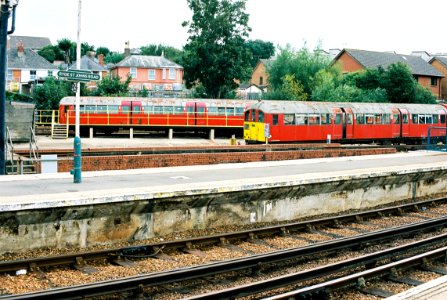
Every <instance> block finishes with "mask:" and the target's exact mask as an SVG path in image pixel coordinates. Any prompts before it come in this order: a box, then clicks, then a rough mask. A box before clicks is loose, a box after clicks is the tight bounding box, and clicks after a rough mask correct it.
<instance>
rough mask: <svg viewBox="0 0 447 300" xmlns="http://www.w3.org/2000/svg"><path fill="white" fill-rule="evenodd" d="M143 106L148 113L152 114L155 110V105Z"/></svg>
mask: <svg viewBox="0 0 447 300" xmlns="http://www.w3.org/2000/svg"><path fill="white" fill-rule="evenodd" d="M143 108H144V112H145V113H146V114H151V113H153V112H154V107H153V106H152V105H145V106H143Z"/></svg>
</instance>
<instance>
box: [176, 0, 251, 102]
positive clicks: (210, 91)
mask: <svg viewBox="0 0 447 300" xmlns="http://www.w3.org/2000/svg"><path fill="white" fill-rule="evenodd" d="M187 1H188V6H189V8H190V9H191V10H192V11H193V16H192V21H190V22H184V23H183V24H182V26H184V27H188V33H189V35H190V36H189V38H188V42H187V44H186V45H185V47H184V56H183V67H184V71H185V75H184V79H185V81H186V85H187V87H188V88H189V87H192V86H194V85H196V84H198V83H201V84H202V85H203V87H204V89H205V93H206V96H207V97H211V98H225V97H227V96H228V95H229V94H231V93H232V92H233V91H234V90H235V89H236V88H237V86H238V84H237V83H236V80H240V81H244V80H246V79H248V78H249V76H250V74H251V66H250V58H251V55H250V51H249V49H248V47H247V46H246V40H245V39H246V38H247V37H248V33H249V32H250V30H251V29H250V27H248V25H247V24H248V17H249V16H248V14H247V13H245V3H246V0H187Z"/></svg>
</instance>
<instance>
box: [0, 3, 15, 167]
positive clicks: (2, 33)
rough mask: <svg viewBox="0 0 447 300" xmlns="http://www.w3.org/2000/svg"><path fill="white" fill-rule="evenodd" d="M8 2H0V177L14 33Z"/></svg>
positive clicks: (4, 160) (13, 7) (2, 163)
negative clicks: (9, 52) (9, 45)
mask: <svg viewBox="0 0 447 300" xmlns="http://www.w3.org/2000/svg"><path fill="white" fill-rule="evenodd" d="M17 4H18V0H16V1H15V4H12V1H10V0H1V16H0V175H6V68H7V66H6V64H7V59H6V58H7V55H6V53H7V49H6V45H7V42H8V34H12V33H14V29H15V15H16V6H17ZM11 11H12V24H11V30H9V31H8V20H9V17H10V15H11Z"/></svg>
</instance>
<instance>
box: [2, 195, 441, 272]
mask: <svg viewBox="0 0 447 300" xmlns="http://www.w3.org/2000/svg"><path fill="white" fill-rule="evenodd" d="M446 201H447V198H438V199H431V200H427V201H421V202H417V203H408V204H403V205H399V206H392V207H387V208H381V209H377V210H370V211H365V212H358V213H353V214H348V215H343V216H336V217H329V218H322V219H316V220H309V221H303V222H296V223H290V224H282V225H275V226H270V227H264V228H256V229H250V230H245V231H239V232H234V233H224V234H218V235H212V236H204V237H196V238H191V239H183V240H175V241H166V242H162V243H156V244H146V245H138V246H130V247H123V248H114V249H105V250H98V251H90V252H80V253H74V254H64V255H58V256H49V257H38V258H30V259H22V260H14V261H1V262H0V273H5V272H14V271H17V270H21V269H27V270H31V271H32V270H35V269H37V268H42V267H49V266H63V265H73V264H74V265H76V264H79V263H80V262H82V263H87V262H89V261H94V260H101V259H103V260H104V259H106V260H114V259H120V258H134V257H137V258H139V257H141V258H144V257H150V256H155V255H156V254H158V253H160V252H163V251H169V250H185V249H186V250H187V249H194V248H199V247H203V246H212V245H225V244H231V243H235V242H236V241H241V240H253V239H256V238H263V237H268V236H275V235H286V234H288V233H290V232H299V231H309V230H311V229H313V228H319V227H323V226H340V225H341V224H343V223H347V222H358V221H362V220H364V219H369V218H374V217H382V216H385V215H393V214H402V213H404V212H405V211H407V210H418V209H419V207H424V206H430V205H433V204H435V203H443V202H446Z"/></svg>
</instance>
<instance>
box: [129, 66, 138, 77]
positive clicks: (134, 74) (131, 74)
mask: <svg viewBox="0 0 447 300" xmlns="http://www.w3.org/2000/svg"><path fill="white" fill-rule="evenodd" d="M130 77H132V78H137V68H130Z"/></svg>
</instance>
